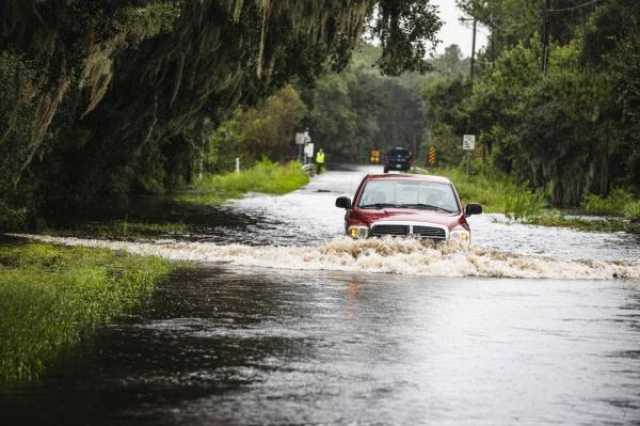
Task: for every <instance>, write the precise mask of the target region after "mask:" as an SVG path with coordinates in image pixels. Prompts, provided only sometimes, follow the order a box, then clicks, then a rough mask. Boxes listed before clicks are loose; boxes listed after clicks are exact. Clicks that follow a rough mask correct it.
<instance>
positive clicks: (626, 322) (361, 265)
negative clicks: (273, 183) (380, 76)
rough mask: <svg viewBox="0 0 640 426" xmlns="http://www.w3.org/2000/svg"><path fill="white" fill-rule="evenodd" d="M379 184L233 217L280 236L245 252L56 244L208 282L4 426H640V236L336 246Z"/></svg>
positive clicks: (187, 288) (479, 229) (479, 233)
mask: <svg viewBox="0 0 640 426" xmlns="http://www.w3.org/2000/svg"><path fill="white" fill-rule="evenodd" d="M364 172H366V170H363V169H358V170H353V171H336V172H330V173H327V174H325V175H322V176H320V177H319V178H316V179H315V180H314V181H313V182H312V183H311V184H310V185H309V186H308V187H307V188H304V189H303V190H301V191H297V192H295V193H292V194H289V195H287V196H284V197H263V196H256V197H250V198H246V199H243V200H240V201H238V202H234V203H232V204H230V205H228V206H227V207H226V208H228V209H229V210H228V211H229V212H231V214H232V213H233V211H234V210H237V211H239V212H242V214H246V215H249V216H251V215H252V213H254V212H255V216H254V217H269V218H270V220H269V223H267V224H264V223H262V222H260V221H255V223H254V224H252V225H251V226H249V227H245V228H243V229H242V230H241V231H237V232H238V233H240V234H241V237H242V238H240V237H238V235H235V236H234V233H233V232H229V233H228V235H227V234H225V232H224V229H225V224H224V223H221V224H220V225H219V226H218V227H217V229H218V230H219V232H220V235H227V237H225V238H227V239H226V240H220V239H219V238H218V237H216V238H217V239H216V240H215V241H211V240H208V241H207V240H205V241H193V240H186V239H179V238H178V239H176V240H163V241H151V242H149V241H147V242H144V243H142V242H139V243H134V242H108V241H88V240H69V239H66V240H64V239H63V240H56V241H58V242H65V243H69V244H80V245H102V246H106V247H111V248H113V249H125V250H129V251H131V252H138V253H146V254H158V255H162V256H166V257H168V258H172V259H191V260H194V261H195V262H196V265H197V266H196V267H195V268H193V269H190V270H181V271H178V272H176V273H175V274H174V275H173V276H172V278H171V279H170V281H169V282H168V283H166V284H165V285H163V286H161V287H160V288H159V289H158V291H157V292H156V293H155V295H154V296H153V298H152V299H151V300H150V301H148V303H146V304H145V306H144V307H142V308H141V309H140V310H139V311H138V312H136V313H135V314H134V315H132V316H130V317H126V318H122V319H121V320H119V321H117V322H116V323H114V324H112V325H110V326H107V327H103V328H101V329H99V330H98V333H97V335H96V336H95V338H93V339H91V340H89V341H87V342H85V344H84V345H83V346H82V347H81V348H78V349H77V350H75V351H73V352H72V353H69V354H67V355H66V356H65V357H64V359H62V360H61V361H60V363H58V364H57V365H56V366H55V367H54V368H52V369H51V370H50V372H49V374H48V375H47V376H46V377H45V378H44V379H43V380H42V382H40V383H36V384H28V385H22V386H17V387H13V388H10V389H3V390H2V391H0V424H2V425H4V424H7V425H13V424H16V425H18V424H33V425H263V424H273V425H275V424H278V425H294V424H299V425H303V424H332V425H351V424H363V425H369V424H376V425H388V424H389V425H391V424H427V425H512V424H523V425H546V424H562V425H605V424H606V425H640V279H639V277H640V263H638V258H639V257H640V244H639V243H638V241H637V240H636V239H634V237H630V236H627V235H624V234H596V233H580V232H575V231H570V230H557V229H547V228H539V227H530V226H525V225H517V224H508V223H506V221H505V220H504V218H501V217H499V216H484V217H477V218H475V217H474V218H472V219H473V221H472V227H473V230H474V236H473V240H474V248H472V249H471V250H470V251H458V250H449V249H446V248H442V247H430V246H424V245H421V244H420V243H418V242H416V241H404V242H397V241H382V242H355V243H354V242H351V241H346V240H342V239H335V238H334V237H335V236H336V235H338V234H339V233H340V230H341V228H342V222H341V221H342V212H341V211H339V210H337V209H335V208H334V207H333V200H334V199H335V197H336V196H337V195H341V194H342V193H347V194H350V195H352V192H353V190H354V187H355V185H357V183H358V182H359V180H360V178H361V176H362V174H363V173H364ZM214 228H215V227H214ZM234 229H238V228H234ZM252 234H253V235H256V238H255V239H252ZM238 242H240V244H238ZM250 243H251V244H250ZM614 276H615V277H617V278H614ZM494 277H503V278H494ZM504 277H506V278H504ZM621 278H622V279H621Z"/></svg>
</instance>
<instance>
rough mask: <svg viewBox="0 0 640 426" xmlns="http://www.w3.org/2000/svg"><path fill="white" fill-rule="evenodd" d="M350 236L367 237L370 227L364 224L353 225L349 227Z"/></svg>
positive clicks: (354, 237) (356, 237) (355, 237)
mask: <svg viewBox="0 0 640 426" xmlns="http://www.w3.org/2000/svg"><path fill="white" fill-rule="evenodd" d="M348 233H349V236H350V237H351V238H353V239H358V238H367V235H369V228H368V227H366V226H363V225H352V226H350V227H349V229H348Z"/></svg>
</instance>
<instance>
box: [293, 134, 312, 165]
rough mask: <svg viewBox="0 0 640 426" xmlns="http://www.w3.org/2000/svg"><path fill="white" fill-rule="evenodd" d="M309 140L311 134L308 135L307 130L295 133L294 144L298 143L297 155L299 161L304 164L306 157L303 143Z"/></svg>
mask: <svg viewBox="0 0 640 426" xmlns="http://www.w3.org/2000/svg"><path fill="white" fill-rule="evenodd" d="M310 142H311V136H309V130H305V131H304V132H302V133H296V145H298V157H299V158H300V162H301V163H303V164H306V162H307V159H306V156H305V151H304V150H305V145H306V144H308V143H310Z"/></svg>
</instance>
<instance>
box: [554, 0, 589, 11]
mask: <svg viewBox="0 0 640 426" xmlns="http://www.w3.org/2000/svg"><path fill="white" fill-rule="evenodd" d="M600 1H601V0H591V1H588V2H586V3H582V4H579V5H577V6H571V7H565V8H563V9H549V10H547V12H548V13H563V12H570V11H572V10H578V9H582V8H583V7H588V6H592V5H594V4H596V3H599V2H600Z"/></svg>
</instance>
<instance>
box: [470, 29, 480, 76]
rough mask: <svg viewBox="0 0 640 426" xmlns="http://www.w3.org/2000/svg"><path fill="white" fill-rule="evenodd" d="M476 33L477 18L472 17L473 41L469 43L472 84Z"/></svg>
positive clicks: (474, 66)
mask: <svg viewBox="0 0 640 426" xmlns="http://www.w3.org/2000/svg"><path fill="white" fill-rule="evenodd" d="M477 31H478V18H476V17H475V16H474V17H473V39H472V41H471V70H470V73H469V75H470V77H471V81H472V82H473V78H474V77H475V68H476V33H477Z"/></svg>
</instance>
